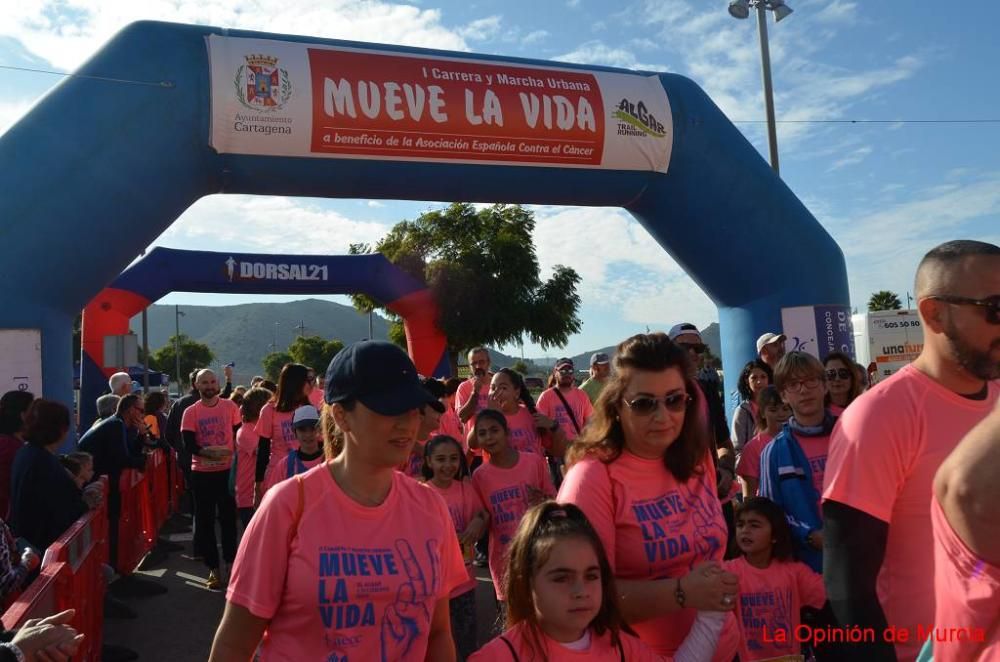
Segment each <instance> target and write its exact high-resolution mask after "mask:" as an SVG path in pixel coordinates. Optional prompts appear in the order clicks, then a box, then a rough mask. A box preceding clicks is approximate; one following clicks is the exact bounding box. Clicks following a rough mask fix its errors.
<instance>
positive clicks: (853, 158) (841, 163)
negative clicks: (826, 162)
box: [827, 145, 872, 172]
mask: <svg viewBox="0 0 1000 662" xmlns="http://www.w3.org/2000/svg"><path fill="white" fill-rule="evenodd" d="M871 153H872V148H871V147H869V146H868V145H865V146H864V147H859V148H857V149H856V150H854V151H853V152H851V153H850V154H848V155H847V156H844V157H842V158H839V159H837V160H836V161H834V162H833V165H831V166H830V167H829V168H827V172H832V171H834V170H840V169H841V168H846V167H847V166H849V165H857V164H858V163H861V162H862V161H864V160H865V159H866V158H868V155H869V154H871Z"/></svg>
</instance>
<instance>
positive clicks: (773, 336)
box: [757, 333, 788, 354]
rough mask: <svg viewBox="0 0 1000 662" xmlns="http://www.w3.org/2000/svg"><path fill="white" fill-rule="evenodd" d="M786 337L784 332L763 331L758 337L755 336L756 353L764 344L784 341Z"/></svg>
mask: <svg viewBox="0 0 1000 662" xmlns="http://www.w3.org/2000/svg"><path fill="white" fill-rule="evenodd" d="M786 340H788V337H787V336H786V335H785V334H784V333H781V334H778V333H765V334H764V335H762V336H761V337H760V338H757V353H758V354H760V350H762V349H764V345H770V344H771V343H776V342H782V343H783V342H785V341H786Z"/></svg>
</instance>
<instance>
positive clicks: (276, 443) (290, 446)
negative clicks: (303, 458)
mask: <svg viewBox="0 0 1000 662" xmlns="http://www.w3.org/2000/svg"><path fill="white" fill-rule="evenodd" d="M294 415H295V412H291V411H278V410H277V409H275V408H274V403H273V402H268V403H267V404H266V405H264V407H263V408H262V409H261V410H260V418H259V419H258V420H257V434H259V435H260V436H261V437H267V438H269V439H270V440H271V459H270V462H275V461H277V460H278V459H279V458H282V457H285V456H286V455H288V453H289V452H290V451H293V450H295V449H296V448H298V447H299V440H298V439H296V438H295V430H294V428H292V417H293V416H294ZM270 462H269V463H268V464H270Z"/></svg>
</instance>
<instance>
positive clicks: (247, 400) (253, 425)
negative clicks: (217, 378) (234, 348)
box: [233, 387, 274, 529]
mask: <svg viewBox="0 0 1000 662" xmlns="http://www.w3.org/2000/svg"><path fill="white" fill-rule="evenodd" d="M273 395H274V394H273V393H271V392H270V391H269V390H267V389H266V388H260V387H256V388H252V389H250V390H249V391H247V393H246V395H244V396H243V404H241V405H240V416H241V417H242V418H243V425H241V426H240V429H239V430H237V432H236V458H235V459H234V461H233V474H234V476H235V480H234V482H233V488H234V492H235V496H236V514H237V515H238V516H239V518H240V523H241V524H242V525H243V528H244V529H246V528H247V525H248V524H249V523H250V518H251V517H252V516H253V484H254V479H253V478H254V471H255V469H256V467H257V441H258V440H259V436H258V434H257V421H258V419H259V418H260V410H261V408H262V407H263V406H264V405H265V404H267V402H268V401H269V400H270V399H271V397H272V396H273Z"/></svg>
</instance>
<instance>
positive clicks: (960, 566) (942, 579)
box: [931, 496, 1000, 662]
mask: <svg viewBox="0 0 1000 662" xmlns="http://www.w3.org/2000/svg"><path fill="white" fill-rule="evenodd" d="M931 522H932V523H933V527H934V595H935V598H936V602H937V605H936V608H935V610H934V625H935V627H938V628H958V629H959V630H958V631H959V632H962V633H963V634H964V635H965V640H959V638H958V637H957V636H956V637H951V638H950V640H946V641H940V640H935V641H934V660H935V662H965V661H966V660H973V659H976V660H983V661H984V662H997V661H998V660H1000V633H997V632H994V634H993V638H992V639H991V640H987V637H988V636H989V635H988V634H987V633H988V632H989V629H990V626H991V625H994V624H995V623H996V619H997V615H998V614H1000V566H995V565H992V564H990V563H989V562H987V561H984V560H983V559H981V558H979V557H978V556H976V554H975V552H973V551H972V550H970V549H969V548H968V547H967V546H966V544H965V543H964V542H962V539H961V538H959V537H958V534H956V533H955V530H954V529H952V528H951V524H950V523H949V522H948V519H947V518H946V517H945V514H944V511H943V510H942V509H941V504H939V503H938V500H937V498H936V497H933V496H932V498H931ZM977 632H982V635H980V636H976V635H977ZM970 635H971V637H970ZM970 638H971V639H972V640H971V641H970V640H969V639H970ZM980 639H981V640H982V641H980ZM977 653H978V654H979V657H976V655H977Z"/></svg>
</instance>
